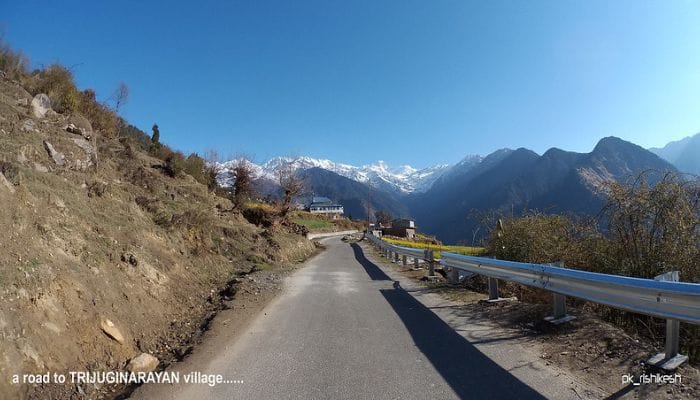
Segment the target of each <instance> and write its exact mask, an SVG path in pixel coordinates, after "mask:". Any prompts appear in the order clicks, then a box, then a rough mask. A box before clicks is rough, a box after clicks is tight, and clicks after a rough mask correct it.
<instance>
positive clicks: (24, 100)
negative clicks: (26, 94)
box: [15, 99, 29, 107]
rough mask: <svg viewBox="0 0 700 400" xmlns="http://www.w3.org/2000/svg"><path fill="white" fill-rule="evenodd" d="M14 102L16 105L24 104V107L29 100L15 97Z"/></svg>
mask: <svg viewBox="0 0 700 400" xmlns="http://www.w3.org/2000/svg"><path fill="white" fill-rule="evenodd" d="M15 104H17V105H18V106H25V107H27V106H28V105H29V100H27V99H17V101H15Z"/></svg>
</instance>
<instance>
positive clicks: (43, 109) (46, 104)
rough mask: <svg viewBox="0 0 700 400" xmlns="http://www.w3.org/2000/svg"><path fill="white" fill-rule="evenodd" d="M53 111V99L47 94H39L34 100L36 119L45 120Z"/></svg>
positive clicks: (33, 107)
mask: <svg viewBox="0 0 700 400" xmlns="http://www.w3.org/2000/svg"><path fill="white" fill-rule="evenodd" d="M49 110H51V99H49V96H48V95H46V94H45V93H39V94H37V95H36V96H34V98H33V99H32V115H33V116H34V117H36V118H44V117H45V116H46V113H48V112H49Z"/></svg>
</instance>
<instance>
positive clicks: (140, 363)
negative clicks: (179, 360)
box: [126, 353, 160, 372]
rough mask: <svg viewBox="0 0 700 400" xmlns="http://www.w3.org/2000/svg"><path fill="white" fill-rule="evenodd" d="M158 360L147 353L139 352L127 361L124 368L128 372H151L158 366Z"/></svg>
mask: <svg viewBox="0 0 700 400" xmlns="http://www.w3.org/2000/svg"><path fill="white" fill-rule="evenodd" d="M159 362H160V361H158V359H157V358H156V357H154V356H152V355H150V354H148V353H141V354H140V355H138V356H137V357H134V358H132V359H131V360H130V361H129V364H127V366H126V369H127V370H128V371H129V372H151V371H153V370H155V369H156V368H158V363H159Z"/></svg>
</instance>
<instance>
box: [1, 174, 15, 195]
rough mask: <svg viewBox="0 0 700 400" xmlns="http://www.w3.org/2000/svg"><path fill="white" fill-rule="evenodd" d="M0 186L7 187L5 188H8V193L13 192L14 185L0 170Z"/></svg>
mask: <svg viewBox="0 0 700 400" xmlns="http://www.w3.org/2000/svg"><path fill="white" fill-rule="evenodd" d="M0 186H3V187H5V188H7V190H9V191H10V193H14V192H15V187H14V185H13V184H11V183H10V182H9V181H8V180H7V178H5V175H4V174H3V173H2V172H0Z"/></svg>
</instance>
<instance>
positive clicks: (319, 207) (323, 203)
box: [309, 196, 343, 219]
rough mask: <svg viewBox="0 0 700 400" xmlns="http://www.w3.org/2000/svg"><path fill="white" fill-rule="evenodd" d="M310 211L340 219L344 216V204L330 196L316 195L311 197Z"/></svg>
mask: <svg viewBox="0 0 700 400" xmlns="http://www.w3.org/2000/svg"><path fill="white" fill-rule="evenodd" d="M309 212H310V213H312V214H323V215H327V216H329V217H331V218H333V219H338V218H340V217H342V216H343V205H342V204H338V203H336V202H334V201H332V200H331V199H329V198H328V197H320V196H318V197H317V196H314V197H313V198H312V199H311V204H309Z"/></svg>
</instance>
